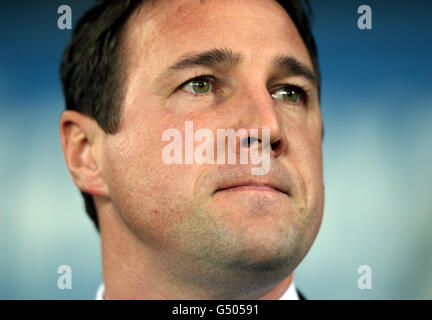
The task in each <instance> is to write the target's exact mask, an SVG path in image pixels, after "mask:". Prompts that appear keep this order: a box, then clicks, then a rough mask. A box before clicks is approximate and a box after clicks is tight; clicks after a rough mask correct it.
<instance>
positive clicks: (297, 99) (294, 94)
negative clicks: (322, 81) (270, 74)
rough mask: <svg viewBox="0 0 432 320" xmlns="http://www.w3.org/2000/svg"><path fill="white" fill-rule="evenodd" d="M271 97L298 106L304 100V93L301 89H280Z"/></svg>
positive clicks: (288, 87)
mask: <svg viewBox="0 0 432 320" xmlns="http://www.w3.org/2000/svg"><path fill="white" fill-rule="evenodd" d="M271 95H272V97H273V98H275V99H279V100H282V101H284V102H288V103H290V104H299V103H302V102H304V100H305V93H304V91H303V89H301V88H298V87H295V86H285V87H281V88H279V89H277V90H276V91H275V92H274V93H272V94H271Z"/></svg>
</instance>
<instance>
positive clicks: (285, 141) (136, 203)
mask: <svg viewBox="0 0 432 320" xmlns="http://www.w3.org/2000/svg"><path fill="white" fill-rule="evenodd" d="M151 2H152V1H149V2H148V3H147V4H145V5H144V8H142V9H141V10H139V11H137V12H136V13H135V14H134V15H133V16H132V17H131V19H130V20H129V21H128V24H127V29H126V37H125V39H124V54H125V55H124V58H126V59H127V60H126V61H127V70H124V72H125V74H126V77H125V82H124V84H123V85H124V88H125V98H124V103H123V105H122V123H121V127H120V130H119V131H118V133H116V134H115V135H107V136H105V137H104V142H103V149H102V152H103V155H104V164H103V170H102V173H103V177H104V179H105V181H106V183H107V185H108V188H109V192H110V197H111V201H112V204H113V207H114V208H115V210H116V212H117V213H118V214H119V215H120V216H121V217H122V219H123V221H125V223H126V224H127V225H128V227H129V228H130V229H131V230H132V231H133V233H134V234H135V235H136V236H137V237H138V238H139V240H140V241H141V243H142V244H143V245H144V246H145V248H146V249H147V250H148V251H152V252H155V253H156V254H155V256H157V257H158V259H160V260H159V261H160V262H161V268H168V269H169V272H170V273H169V274H171V275H173V276H177V277H181V278H182V279H184V280H185V281H189V282H190V281H192V282H193V281H197V282H198V281H201V280H199V279H203V277H202V275H207V276H208V279H211V280H212V281H217V280H215V279H220V281H223V280H222V279H225V280H226V279H227V275H230V276H231V278H232V279H233V280H232V281H233V282H235V281H236V280H238V279H240V278H242V277H244V279H246V278H247V279H249V281H251V279H254V280H256V279H258V280H256V281H260V276H262V280H263V281H268V279H270V277H272V279H273V278H275V281H280V280H281V279H283V278H284V277H286V276H288V275H289V274H290V273H291V272H292V271H293V270H294V269H295V267H296V266H297V265H298V264H299V263H300V261H301V260H302V259H303V258H304V256H305V255H306V253H307V251H308V250H309V248H310V246H311V245H312V243H313V241H314V239H315V237H316V235H317V233H318V230H319V226H320V223H321V218H322V212H323V201H324V199H323V190H324V187H323V177H322V158H321V132H322V122H321V112H320V107H319V100H318V93H317V88H316V86H315V84H314V83H313V81H311V80H310V79H308V77H306V76H304V75H301V74H296V72H295V70H293V72H292V73H289V72H287V71H286V70H285V69H283V68H281V67H280V66H278V65H277V64H275V57H281V56H288V57H291V58H294V59H296V60H298V62H300V63H301V64H303V65H304V66H306V67H307V68H309V69H310V70H313V67H312V63H311V60H310V57H309V54H308V51H307V49H306V47H305V45H304V43H303V41H302V39H301V37H300V35H299V33H298V31H297V29H296V28H295V25H294V23H293V22H292V21H291V19H290V18H289V16H288V14H287V13H286V12H285V11H284V9H283V8H282V7H281V6H280V5H279V4H277V3H276V2H274V1H272V0H255V1H250V0H248V1H246V0H245V1H203V2H201V1H197V0H196V1H186V0H178V1H172V0H171V1H157V2H156V4H151ZM212 49H221V50H225V52H226V51H231V52H232V53H233V54H234V55H237V54H238V55H241V57H240V58H239V59H237V60H236V63H228V62H226V61H225V63H222V64H215V65H214V66H203V65H197V66H190V65H188V66H187V67H184V68H177V70H171V69H170V66H172V65H174V64H175V63H176V62H178V61H179V59H181V58H184V57H185V56H186V55H193V54H197V53H202V52H206V51H209V50H212ZM231 62H233V61H231ZM202 74H206V75H211V77H210V78H205V79H211V80H209V82H206V81H204V82H200V83H201V89H202V87H204V88H206V86H208V85H211V88H210V90H207V91H206V90H205V89H204V91H199V92H198V93H197V92H196V91H195V90H196V89H197V88H198V87H199V86H198V87H197V86H196V85H195V86H194V85H193V84H191V83H190V82H189V83H186V84H185V82H187V81H188V80H189V79H192V78H195V77H197V76H201V75H202ZM182 84H185V85H184V86H181V85H182ZM284 86H290V87H289V88H291V89H292V90H294V91H295V92H296V94H294V96H292V95H291V98H292V99H291V98H290V99H291V100H290V99H288V100H284V99H283V92H284V91H283V88H284ZM296 87H300V88H303V90H304V91H305V92H307V93H306V95H305V97H304V99H303V98H302V94H301V90H300V89H296ZM207 88H208V87H207ZM281 88H282V91H281ZM293 88H294V89H293ZM198 89H199V88H198ZM281 93H282V94H281ZM297 94H298V96H297ZM186 121H193V128H194V130H195V131H196V130H198V129H202V128H206V129H209V130H211V131H212V132H213V133H214V135H215V137H216V136H217V135H216V132H217V129H234V130H238V129H240V128H245V129H247V130H249V129H259V130H261V129H263V128H268V129H270V133H271V143H272V148H271V154H270V170H269V172H268V173H267V174H264V175H261V176H258V175H252V174H251V170H250V169H251V166H250V165H245V164H239V163H238V162H237V164H197V163H193V164H171V165H169V164H165V163H164V161H163V160H162V153H163V150H164V148H165V147H166V145H167V144H168V142H166V141H162V135H163V132H164V131H165V130H167V129H172V128H173V129H177V130H179V131H180V132H181V133H182V135H183V139H184V137H185V122H186ZM197 144H198V143H196V145H197ZM196 145H195V146H196ZM184 148H185V146H184V141H183V153H184V152H185V150H184ZM261 184H268V185H273V188H271V187H262V186H260V185H261ZM239 185H255V187H237V188H235V187H234V186H239ZM278 190H279V191H278ZM162 262H163V263H162ZM162 266H164V267H162ZM186 271H187V272H186ZM258 271H259V272H258ZM257 272H258V274H259V275H260V276H257Z"/></svg>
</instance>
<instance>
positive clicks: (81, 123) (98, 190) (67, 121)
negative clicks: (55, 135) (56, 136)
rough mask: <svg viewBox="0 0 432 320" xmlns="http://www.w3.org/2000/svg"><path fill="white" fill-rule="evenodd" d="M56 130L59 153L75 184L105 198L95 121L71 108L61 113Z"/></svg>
mask: <svg viewBox="0 0 432 320" xmlns="http://www.w3.org/2000/svg"><path fill="white" fill-rule="evenodd" d="M59 130H60V141H61V146H62V150H63V155H64V157H65V160H66V165H67V167H68V169H69V172H70V174H71V176H72V179H73V181H74V183H75V185H76V186H77V187H78V188H79V189H80V190H81V191H84V192H87V193H89V194H92V195H100V196H105V197H108V196H109V191H108V186H107V185H106V183H105V181H104V179H103V177H102V173H101V171H102V170H101V169H102V157H101V153H100V152H99V150H101V142H102V140H103V136H104V134H105V133H104V132H103V130H102V129H101V128H100V127H99V126H98V124H97V123H96V121H95V120H93V119H91V118H90V117H87V116H85V115H84V114H82V113H79V112H76V111H71V110H66V111H64V112H63V113H62V115H61V117H60V123H59Z"/></svg>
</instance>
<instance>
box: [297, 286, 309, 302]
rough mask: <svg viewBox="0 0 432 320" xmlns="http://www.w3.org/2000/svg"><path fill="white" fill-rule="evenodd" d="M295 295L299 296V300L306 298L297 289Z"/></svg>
mask: <svg viewBox="0 0 432 320" xmlns="http://www.w3.org/2000/svg"><path fill="white" fill-rule="evenodd" d="M296 290H297V295H298V296H299V298H300V300H307V299H306V297H305V296H304V295H303V293H301V291H300V290H299V289H297V288H296Z"/></svg>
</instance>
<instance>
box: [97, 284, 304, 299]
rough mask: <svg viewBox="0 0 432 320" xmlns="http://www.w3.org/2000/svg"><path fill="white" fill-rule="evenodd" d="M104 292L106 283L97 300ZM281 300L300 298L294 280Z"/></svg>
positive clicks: (101, 297)
mask: <svg viewBox="0 0 432 320" xmlns="http://www.w3.org/2000/svg"><path fill="white" fill-rule="evenodd" d="M104 292H105V285H104V284H103V283H101V284H100V286H99V288H98V289H97V292H96V300H103V299H104ZM279 300H300V298H299V296H298V294H297V290H296V288H295V284H294V281H292V282H291V284H290V286H289V287H288V290H287V291H285V293H284V294H283V295H282V297H280V299H279Z"/></svg>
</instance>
